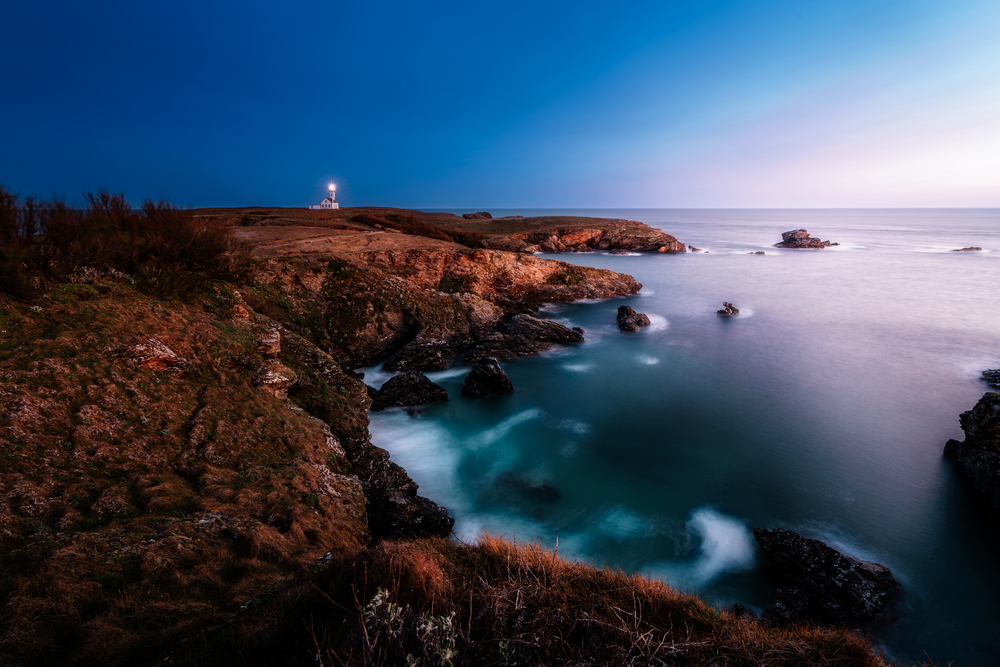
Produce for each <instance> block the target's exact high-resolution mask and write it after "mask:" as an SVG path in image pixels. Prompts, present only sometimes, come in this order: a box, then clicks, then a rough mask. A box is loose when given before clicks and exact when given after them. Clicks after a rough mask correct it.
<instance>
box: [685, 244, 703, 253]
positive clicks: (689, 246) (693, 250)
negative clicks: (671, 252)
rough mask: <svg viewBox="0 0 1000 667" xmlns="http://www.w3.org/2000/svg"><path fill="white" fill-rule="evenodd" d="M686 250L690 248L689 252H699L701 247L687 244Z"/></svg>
mask: <svg viewBox="0 0 1000 667" xmlns="http://www.w3.org/2000/svg"><path fill="white" fill-rule="evenodd" d="M688 250H690V251H691V252H701V248H695V247H694V246H693V245H691V244H688Z"/></svg>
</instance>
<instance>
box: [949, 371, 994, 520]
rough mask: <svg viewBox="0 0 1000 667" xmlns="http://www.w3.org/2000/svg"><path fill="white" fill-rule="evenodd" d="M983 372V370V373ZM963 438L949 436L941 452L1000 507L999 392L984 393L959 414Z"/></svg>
mask: <svg viewBox="0 0 1000 667" xmlns="http://www.w3.org/2000/svg"><path fill="white" fill-rule="evenodd" d="M984 376H985V374H984ZM959 422H960V423H961V424H962V430H963V431H964V432H965V441H964V442H959V441H958V440H949V441H948V443H947V444H946V445H945V447H944V454H945V456H947V457H948V458H950V459H952V460H953V461H954V462H955V465H957V466H958V469H959V470H960V471H961V472H962V474H963V475H965V477H966V478H967V479H968V480H969V481H970V482H971V483H972V487H973V488H974V489H975V490H976V493H977V494H979V496H980V497H982V499H983V500H985V501H986V502H987V503H988V504H989V505H990V506H991V507H992V508H993V509H994V510H1000V392H995V391H994V392H989V393H986V394H983V397H982V398H980V399H979V402H978V403H976V406H975V407H974V408H972V409H971V410H969V411H967V412H963V413H962V414H961V416H960V417H959Z"/></svg>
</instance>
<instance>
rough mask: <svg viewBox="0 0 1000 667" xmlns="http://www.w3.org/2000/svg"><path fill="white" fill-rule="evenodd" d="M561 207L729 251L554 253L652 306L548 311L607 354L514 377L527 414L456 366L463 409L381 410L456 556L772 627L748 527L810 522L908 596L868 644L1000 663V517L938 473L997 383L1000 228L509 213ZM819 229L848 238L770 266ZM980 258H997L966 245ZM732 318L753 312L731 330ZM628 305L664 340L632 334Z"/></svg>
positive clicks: (999, 218) (579, 351) (958, 216)
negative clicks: (625, 574)
mask: <svg viewBox="0 0 1000 667" xmlns="http://www.w3.org/2000/svg"><path fill="white" fill-rule="evenodd" d="M542 213H544V214H555V213H559V214H567V215H591V216H602V217H614V218H630V219H635V220H641V221H643V222H647V223H649V224H651V225H654V226H657V227H660V228H662V229H664V230H665V231H667V232H669V233H671V234H673V235H675V236H676V237H677V238H678V239H680V240H681V241H683V242H685V243H690V244H693V245H695V246H697V247H699V248H704V249H706V250H708V251H709V252H708V253H707V254H706V253H685V254H682V255H642V256H612V255H606V254H600V253H595V254H576V255H569V256H567V255H558V256H552V257H554V258H558V259H564V260H569V261H573V262H575V263H578V264H586V265H589V266H599V267H605V268H609V269H613V270H615V271H623V272H627V273H630V274H632V275H634V276H635V277H636V278H637V279H638V280H639V281H640V282H641V283H642V284H643V286H644V287H643V289H642V291H641V292H640V294H639V295H637V296H634V297H628V298H621V299H609V300H603V301H597V302H592V303H576V304H569V305H558V306H552V307H549V308H547V309H546V310H545V311H543V312H544V314H545V315H547V316H549V317H552V318H554V319H557V320H559V321H561V322H564V323H566V324H568V325H572V326H582V327H583V328H584V329H585V330H586V332H587V333H586V337H587V340H586V342H585V343H583V344H582V345H579V346H574V347H567V348H560V349H558V350H555V351H553V352H551V353H548V354H545V355H542V356H539V357H535V358H530V359H524V360H519V361H514V362H509V363H506V364H504V367H505V369H506V370H507V372H508V374H509V375H510V377H511V379H512V381H513V383H514V386H515V392H514V393H513V394H512V395H509V396H507V397H503V398H499V399H494V400H485V401H484V400H469V399H464V398H462V397H461V396H460V395H459V391H460V389H461V385H462V382H463V380H464V375H465V373H466V372H467V371H466V370H465V369H462V368H455V369H451V370H448V371H444V372H442V373H434V374H430V377H431V378H432V379H434V380H435V381H436V382H438V383H439V384H441V385H442V386H444V387H446V388H447V389H448V391H449V394H450V395H451V397H452V400H451V401H450V402H449V403H447V404H444V405H440V406H433V407H428V408H427V409H426V410H425V411H424V413H423V414H422V415H420V416H419V417H418V418H413V417H410V416H409V415H407V414H406V412H405V411H402V410H390V411H386V412H384V413H373V414H372V425H371V430H372V435H373V438H374V441H375V442H376V444H378V445H380V446H382V447H384V448H386V449H387V450H388V451H389V452H390V453H391V454H392V457H393V459H394V460H395V461H396V462H398V463H399V464H400V465H402V466H403V467H404V468H406V469H407V471H409V473H410V475H411V476H412V477H413V478H414V480H416V481H417V483H418V484H419V485H420V492H421V494H423V495H426V496H428V497H430V498H432V499H434V500H436V501H438V502H440V503H442V504H444V505H445V506H447V507H448V508H449V510H450V511H451V513H452V515H453V516H454V517H455V519H456V524H455V530H456V532H457V534H458V535H459V537H461V538H462V539H465V540H472V539H474V538H475V537H476V535H477V534H478V533H479V532H480V531H481V530H488V531H490V532H492V533H496V534H504V535H507V536H508V537H516V539H519V540H536V541H540V542H542V543H544V544H546V545H549V546H552V547H555V546H556V545H557V544H558V549H559V553H560V554H561V555H564V556H566V557H569V558H577V559H581V560H586V561H591V562H595V563H598V564H605V563H607V564H612V565H616V566H620V567H623V568H626V569H630V570H637V571H641V572H643V573H647V574H652V575H655V576H659V577H662V578H664V579H667V580H668V581H669V582H670V583H671V584H673V585H674V586H677V587H679V588H683V589H686V590H692V591H696V592H698V593H699V594H701V595H703V596H704V597H705V598H706V599H708V600H709V601H711V602H712V603H714V604H717V605H720V606H722V605H730V604H732V603H734V602H740V603H742V604H744V605H746V606H748V607H750V608H752V609H754V610H755V611H756V612H758V613H760V612H761V611H763V608H764V606H765V605H766V604H767V602H768V599H769V595H770V592H771V590H772V589H771V587H770V585H769V584H768V582H767V581H765V580H764V579H763V577H762V575H761V573H760V561H759V555H758V553H757V549H756V546H755V544H754V542H753V538H752V534H751V532H750V529H751V528H752V527H753V526H762V527H785V528H790V529H792V530H795V531H798V532H800V533H803V534H805V535H807V536H810V537H814V538H817V539H822V540H824V541H826V542H827V543H829V544H831V545H833V546H836V547H837V548H840V549H841V550H844V551H847V552H849V553H852V554H855V555H858V556H860V557H863V558H867V559H871V560H877V561H879V562H883V563H885V564H887V565H889V566H890V567H891V568H892V570H893V572H894V574H895V575H896V576H897V578H898V579H899V580H900V581H901V582H902V584H903V585H904V587H905V589H906V594H905V595H904V596H903V597H902V598H901V599H900V600H899V602H898V605H899V609H898V618H897V619H896V620H895V621H894V622H893V623H891V624H890V625H887V626H885V627H882V628H877V629H875V630H874V636H875V638H876V639H878V640H879V641H880V643H881V644H882V645H883V646H884V647H885V649H886V653H887V655H889V656H890V657H893V658H896V659H900V660H906V661H916V660H922V659H925V652H926V653H927V654H929V655H930V657H931V658H932V659H934V660H935V661H937V662H939V663H942V664H944V663H947V662H948V661H954V663H955V664H956V665H990V664H998V662H1000V659H998V658H997V657H996V656H998V655H1000V632H997V629H998V628H1000V604H998V603H997V601H998V600H1000V568H998V567H997V562H998V556H1000V538H998V531H997V528H998V522H997V520H996V519H994V518H992V517H990V516H988V515H987V514H985V513H984V512H983V510H982V509H981V507H980V505H979V504H978V503H977V502H976V499H975V498H974V497H972V495H971V493H970V492H969V490H968V489H967V487H966V486H965V484H964V483H963V481H962V480H961V479H960V478H958V477H957V475H956V474H955V472H954V471H953V469H952V467H951V466H950V465H949V463H948V462H947V461H945V460H943V459H942V456H941V453H942V449H943V447H944V443H945V442H946V441H947V440H948V439H949V438H962V432H961V429H960V427H959V423H958V415H959V413H961V412H963V411H965V410H968V409H970V408H971V407H972V406H973V405H974V404H975V402H976V401H977V400H978V398H979V397H980V396H981V395H982V393H983V392H984V391H986V390H987V389H988V387H987V386H986V385H985V384H983V383H982V382H981V381H980V380H979V373H980V371H982V370H983V369H986V368H996V367H1000V337H998V333H1000V299H998V297H997V292H996V290H995V289H994V287H993V286H994V285H995V284H996V283H997V281H998V280H1000V210H995V209H994V210H805V211H791V210H778V211H765V210H746V211H739V210H723V211H708V210H692V211H682V210H638V209H631V210H581V211H558V212H556V211H523V210H521V211H493V214H494V216H499V215H503V214H516V215H533V214H542ZM799 227H805V228H807V229H808V230H809V231H810V233H812V235H813V236H818V237H820V238H823V239H830V240H832V241H838V242H840V243H841V244H842V245H841V246H839V247H835V248H828V249H824V250H818V251H817V250H777V249H774V248H772V247H771V245H772V244H773V243H775V242H776V241H779V240H780V234H781V232H782V231H786V230H789V229H795V228H799ZM965 246H981V247H983V248H984V251H983V252H977V253H954V252H950V251H951V250H952V249H954V248H961V247H965ZM758 250H763V251H765V252H766V253H767V254H765V255H763V256H761V255H749V254H747V253H749V252H755V251H758ZM723 301H732V302H733V303H734V304H735V305H736V306H737V307H738V308H739V309H740V311H741V314H740V315H739V316H738V317H736V318H732V319H724V318H720V317H718V316H716V315H715V310H716V309H718V308H721V307H722V302H723ZM622 304H629V305H632V306H633V307H634V308H635V309H636V310H638V311H641V312H645V313H647V314H648V315H649V316H650V318H651V319H652V322H653V323H652V326H650V327H649V328H648V329H646V330H644V331H641V332H639V333H637V334H623V333H621V332H619V331H618V330H617V327H616V325H615V312H616V310H617V308H618V306H619V305H622ZM385 377H386V375H385V374H383V373H381V372H380V371H379V370H378V369H377V368H376V369H368V378H367V379H368V381H369V382H371V383H372V384H375V385H376V386H377V385H378V384H379V383H380V382H381V381H383V380H384V379H385Z"/></svg>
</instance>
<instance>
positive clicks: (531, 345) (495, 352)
mask: <svg viewBox="0 0 1000 667" xmlns="http://www.w3.org/2000/svg"><path fill="white" fill-rule="evenodd" d="M581 342H583V329H579V328H577V327H574V328H572V329H570V328H569V327H567V326H565V325H563V324H559V323H558V322H553V321H552V320H543V319H539V318H537V317H532V316H531V315H524V314H521V315H515V316H514V317H513V318H512V320H511V323H510V326H509V327H507V331H506V332H505V333H498V334H494V335H493V336H490V337H488V338H487V339H486V340H484V341H483V343H482V344H481V345H479V347H477V348H476V349H474V350H472V351H471V352H470V353H469V354H467V355H466V356H465V364H466V365H467V366H468V365H471V364H473V363H475V362H477V361H479V360H481V359H488V358H490V357H492V358H494V359H496V360H497V361H509V360H511V359H520V358H522V357H530V356H532V355H535V354H538V353H539V352H544V351H545V350H547V349H549V348H551V347H552V346H553V345H555V344H557V343H558V344H567V343H581Z"/></svg>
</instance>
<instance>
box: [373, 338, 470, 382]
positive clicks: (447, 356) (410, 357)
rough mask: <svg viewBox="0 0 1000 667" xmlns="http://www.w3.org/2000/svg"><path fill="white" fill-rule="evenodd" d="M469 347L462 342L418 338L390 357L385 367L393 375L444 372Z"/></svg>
mask: <svg viewBox="0 0 1000 667" xmlns="http://www.w3.org/2000/svg"><path fill="white" fill-rule="evenodd" d="M465 347H467V345H466V344H465V341H462V340H434V339H427V338H423V337H421V336H417V338H414V339H413V340H411V341H410V342H409V343H407V344H406V345H404V346H403V348H402V349H401V350H399V352H397V353H396V354H394V355H392V356H391V357H389V359H388V360H386V362H385V365H384V366H383V369H384V370H387V371H389V372H391V373H398V372H401V371H420V372H430V371H443V370H444V369H446V368H448V366H451V363H452V362H453V361H454V360H455V357H457V356H458V354H459V352H461V351H462V349H464V348H465Z"/></svg>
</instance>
